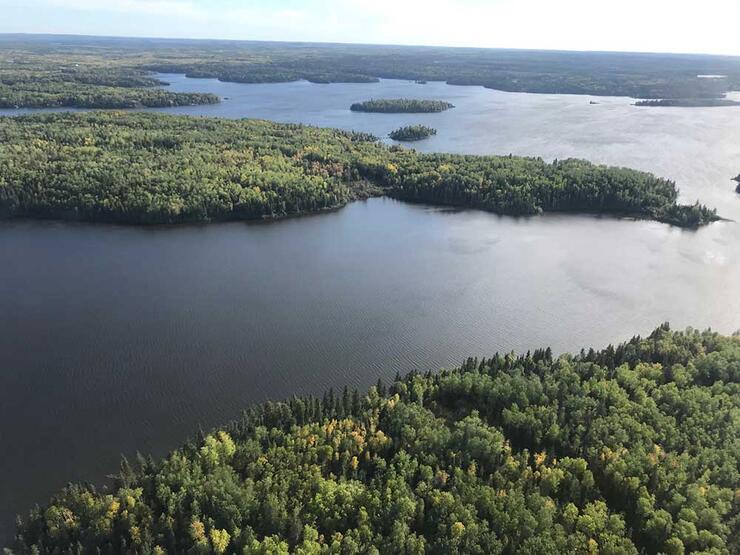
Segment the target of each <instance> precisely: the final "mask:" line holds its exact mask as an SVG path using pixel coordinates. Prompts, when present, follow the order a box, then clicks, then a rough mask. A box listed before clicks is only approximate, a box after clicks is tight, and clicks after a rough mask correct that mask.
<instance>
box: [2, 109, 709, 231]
mask: <svg viewBox="0 0 740 555" xmlns="http://www.w3.org/2000/svg"><path fill="white" fill-rule="evenodd" d="M379 194H386V195H389V196H393V197H396V198H399V199H403V200H408V201H412V202H428V203H432V204H440V205H451V206H462V207H474V208H480V209H483V210H489V211H492V212H497V213H501V214H513V215H532V214H539V213H541V212H547V211H567V212H597V213H614V214H627V215H633V216H638V217H644V218H651V219H655V220H659V221H663V222H667V223H671V224H675V225H679V226H684V227H697V226H700V225H703V224H706V223H709V222H711V221H713V220H716V219H717V218H718V217H717V215H716V213H715V211H714V210H712V209H709V208H706V207H705V206H702V205H699V204H695V205H680V204H677V198H678V190H677V188H676V186H675V184H674V183H673V182H671V181H668V180H666V179H661V178H657V177H655V176H653V175H652V174H649V173H644V172H639V171H635V170H630V169H625V168H615V167H607V166H599V165H595V164H591V163H589V162H586V161H583V160H561V161H558V160H556V161H554V162H552V163H547V162H545V161H543V160H542V159H539V158H524V157H515V156H463V155H452V154H420V153H417V152H415V151H413V150H409V149H404V148H400V147H390V148H389V147H386V146H383V145H382V144H380V143H379V142H377V140H376V139H375V138H374V137H372V136H370V135H367V134H362V133H348V132H344V131H338V130H332V129H320V128H314V127H308V126H303V125H291V124H276V123H271V122H266V121H258V120H240V121H234V120H221V119H204V118H191V117H185V116H167V115H161V114H144V113H127V112H80V113H55V114H43V115H33V116H24V117H5V118H0V215H3V216H6V217H8V216H11V217H12V216H32V217H42V218H60V219H81V220H93V221H114V222H125V223H137V224H141V223H175V222H198V221H213V220H227V219H253V218H268V217H280V216H288V215H295V214H301V213H304V212H312V211H317V210H323V209H328V208H335V207H339V206H342V205H343V204H345V203H346V202H348V201H350V200H352V199H355V198H359V197H362V196H368V195H379Z"/></svg>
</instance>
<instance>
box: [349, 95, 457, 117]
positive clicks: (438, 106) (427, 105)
mask: <svg viewBox="0 0 740 555" xmlns="http://www.w3.org/2000/svg"><path fill="white" fill-rule="evenodd" d="M454 107H455V106H454V105H453V104H450V103H449V102H445V101H444V100H421V99H418V98H383V99H377V100H376V99H372V100H365V101H364V102H355V103H354V104H352V105H351V106H350V107H349V109H350V110H352V111H353V112H379V113H383V114H403V113H405V114H423V113H433V112H444V111H445V110H449V109H450V108H454Z"/></svg>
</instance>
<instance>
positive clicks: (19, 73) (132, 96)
mask: <svg viewBox="0 0 740 555" xmlns="http://www.w3.org/2000/svg"><path fill="white" fill-rule="evenodd" d="M0 51H1V50H0ZM73 58H74V56H73ZM86 62H87V64H90V61H89V60H86ZM87 64H86V65H83V66H80V65H79V64H71V63H69V61H66V63H65V62H63V61H62V60H59V59H58V58H57V57H56V56H51V55H49V56H48V58H47V57H40V58H34V59H33V61H27V62H24V63H16V62H15V61H14V60H13V63H9V62H8V60H4V61H3V60H0V108H116V109H119V108H141V107H147V108H163V107H167V106H188V105H192V104H215V103H218V102H220V99H219V97H218V96H216V95H214V94H207V93H173V92H169V91H166V90H163V89H160V88H154V87H157V86H159V85H166V83H163V82H161V81H159V80H157V79H154V78H153V77H151V76H149V75H147V74H146V72H145V71H143V70H139V69H133V68H128V67H121V66H118V65H117V64H116V62H115V61H108V60H106V59H98V58H94V62H93V63H92V65H87Z"/></svg>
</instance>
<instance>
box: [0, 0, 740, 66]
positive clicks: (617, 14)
mask: <svg viewBox="0 0 740 555" xmlns="http://www.w3.org/2000/svg"><path fill="white" fill-rule="evenodd" d="M738 22H740V0H701V1H699V0H608V1H607V0H0V33H64V34H87V35H106V36H137V37H173V38H217V39H240V40H284V41H320V42H354V43H379V44H424V45H440V46H476V47H496V48H537V49H540V48H542V49H559V50H617V51H640V52H686V53H706V54H727V55H740V30H739V29H740V25H738Z"/></svg>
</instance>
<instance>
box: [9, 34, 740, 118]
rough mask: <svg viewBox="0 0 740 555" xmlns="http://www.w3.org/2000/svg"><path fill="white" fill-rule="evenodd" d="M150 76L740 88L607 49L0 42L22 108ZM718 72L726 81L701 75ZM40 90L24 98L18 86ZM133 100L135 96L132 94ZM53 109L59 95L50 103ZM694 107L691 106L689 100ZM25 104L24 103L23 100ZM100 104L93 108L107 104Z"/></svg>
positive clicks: (561, 89) (670, 59)
mask: <svg viewBox="0 0 740 555" xmlns="http://www.w3.org/2000/svg"><path fill="white" fill-rule="evenodd" d="M148 71H158V72H163V73H184V74H186V75H188V76H190V77H208V78H215V79H220V80H222V81H231V82H238V83H264V82H270V83H274V82H285V81H297V80H300V79H306V80H308V81H312V82H315V83H342V82H344V83H368V82H375V81H378V79H379V78H386V79H405V80H412V81H416V82H427V81H446V82H448V83H450V84H453V85H480V86H484V87H488V88H493V89H498V90H504V91H511V92H530V93H555V94H557V93H567V94H586V95H607V96H628V97H632V98H643V99H683V101H684V102H685V101H687V100H686V99H722V98H723V96H724V95H725V93H727V92H728V91H731V90H737V88H738V87H739V86H740V63H738V61H737V60H736V59H732V58H728V57H724V58H723V57H711V56H681V55H661V54H629V53H608V52H589V53H585V52H548V51H526V52H525V51H507V50H493V49H454V48H442V47H434V48H430V47H427V48H422V47H413V46H368V45H329V44H302V45H294V44H287V43H284V44H278V43H260V42H236V41H234V42H230V43H228V44H225V43H221V42H215V43H214V42H208V41H187V40H170V41H153V40H147V39H112V38H100V37H65V38H60V37H0V83H4V85H3V87H4V89H5V90H4V95H6V96H10V95H11V93H13V91H15V90H17V91H18V93H17V94H15V95H14V102H15V104H13V105H11V106H14V105H18V106H21V107H23V106H26V105H27V106H40V105H41V103H42V97H43V95H42V94H41V92H47V93H48V94H52V93H54V92H55V89H56V88H58V87H59V86H60V85H64V84H66V85H69V86H70V87H71V90H70V91H69V92H68V94H67V96H65V97H63V98H64V100H65V102H67V104H65V106H76V104H75V102H76V101H77V98H76V97H75V96H74V95H73V94H71V93H73V92H75V90H79V91H81V92H85V91H86V94H88V95H90V94H91V92H90V89H91V88H93V89H94V88H96V87H98V86H102V87H110V88H112V89H114V90H108V91H105V90H103V89H100V90H99V92H101V93H105V94H113V93H115V94H116V95H119V96H120V95H126V94H127V89H128V88H131V87H137V88H141V87H150V86H154V85H156V84H159V83H158V82H157V80H156V79H155V78H153V77H152V76H151V75H147V73H146V72H148ZM701 74H716V75H724V76H726V77H725V78H723V79H702V78H699V77H698V75H701ZM23 82H25V83H36V84H39V85H43V87H44V89H45V90H44V91H33V90H30V91H27V92H26V93H25V94H20V90H21V89H22V87H20V85H21V83H23ZM131 94H136V93H131ZM47 102H50V105H51V106H57V105H59V104H58V103H59V102H60V98H59V97H57V98H56V99H55V100H54V101H51V100H48V101H47ZM694 102H696V101H695V100H694ZM23 103H27V104H23ZM110 105H111V103H110V102H108V101H105V100H101V103H100V105H96V107H109V106H110Z"/></svg>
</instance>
